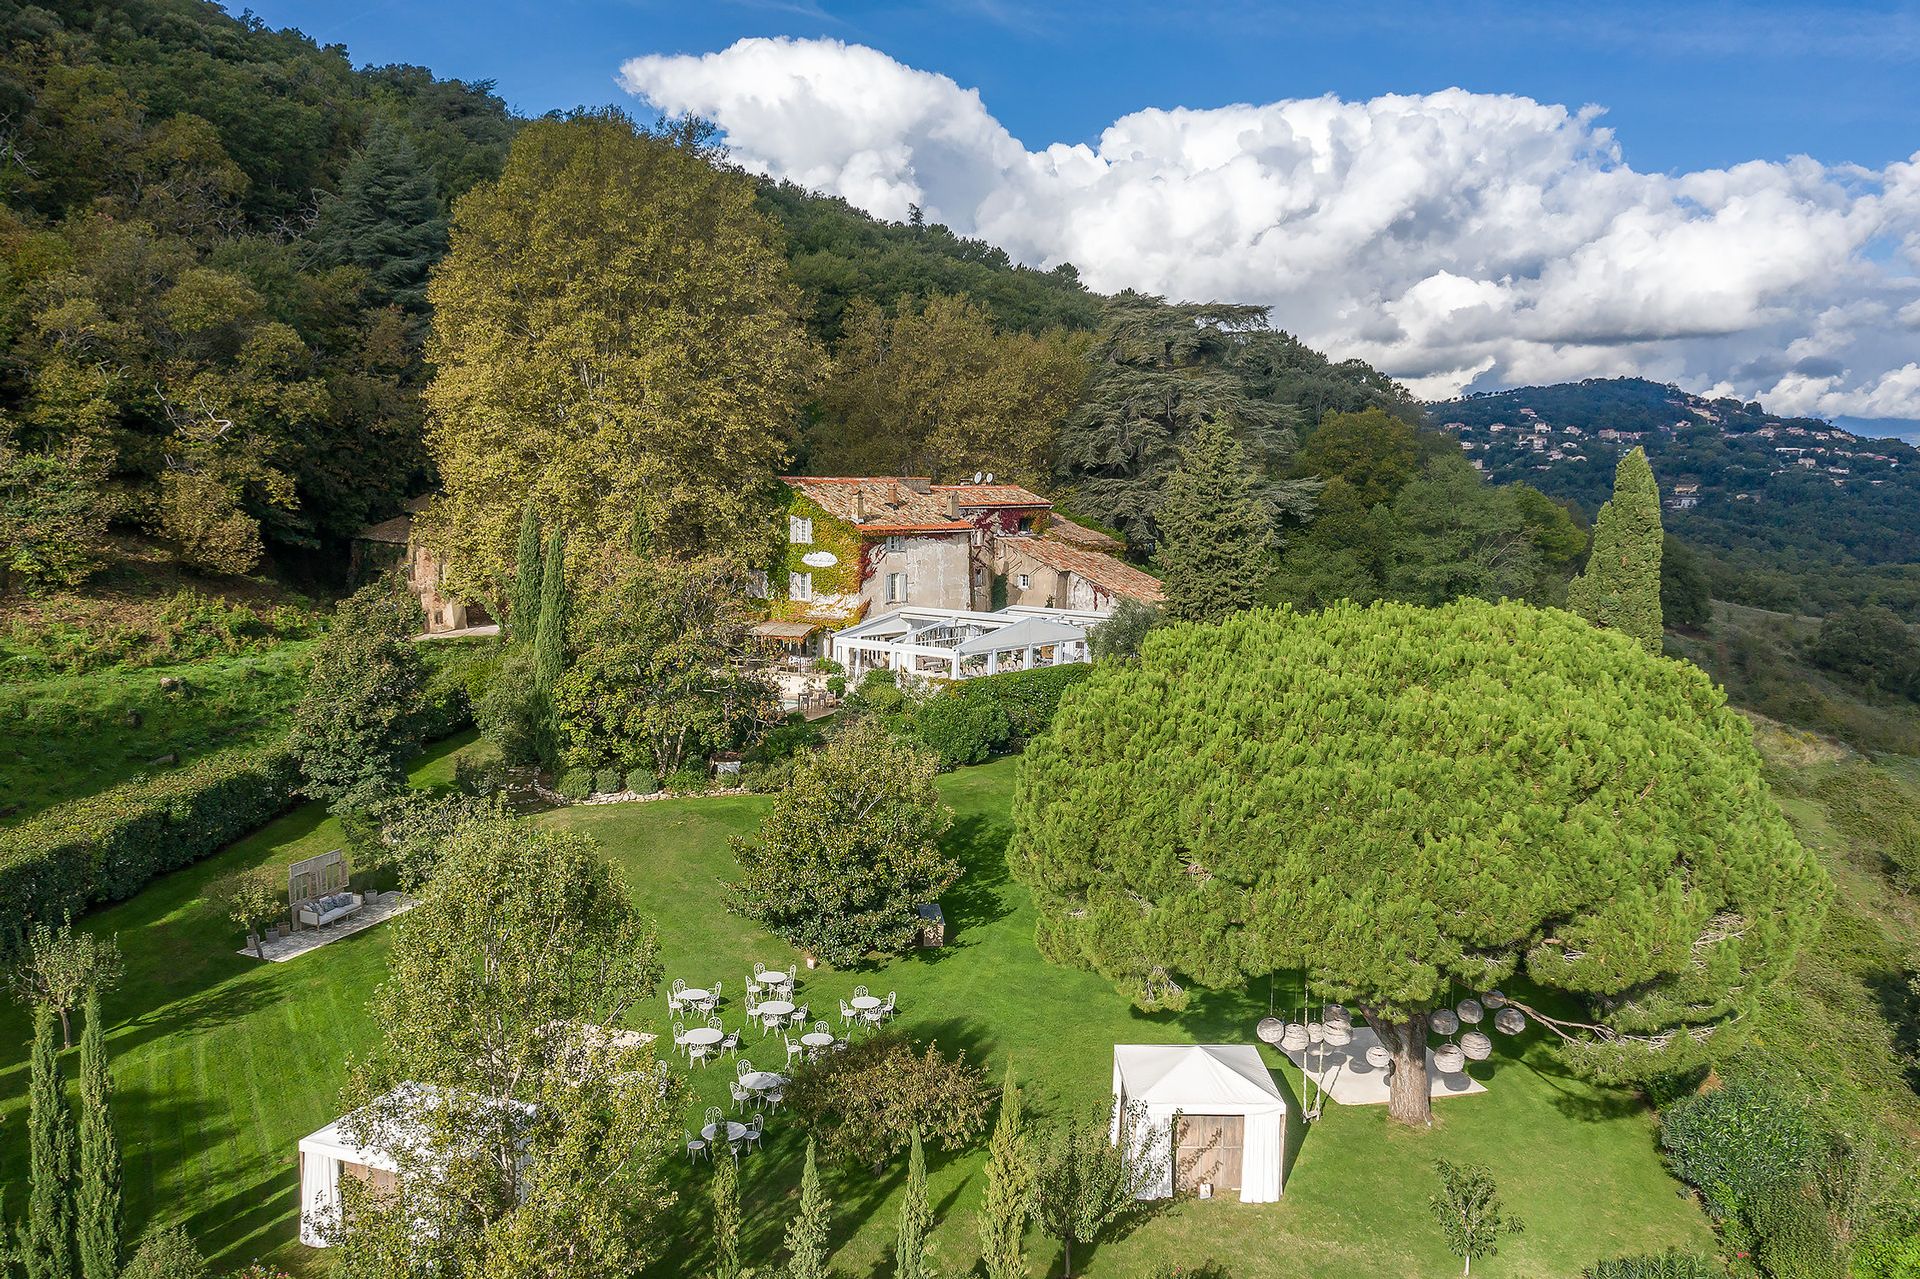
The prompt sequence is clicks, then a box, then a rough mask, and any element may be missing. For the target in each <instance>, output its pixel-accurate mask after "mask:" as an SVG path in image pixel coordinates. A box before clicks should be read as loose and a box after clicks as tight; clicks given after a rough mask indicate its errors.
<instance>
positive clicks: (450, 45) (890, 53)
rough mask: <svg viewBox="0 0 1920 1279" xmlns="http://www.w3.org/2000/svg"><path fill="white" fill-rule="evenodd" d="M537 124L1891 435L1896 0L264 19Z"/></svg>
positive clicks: (822, 8)
mask: <svg viewBox="0 0 1920 1279" xmlns="http://www.w3.org/2000/svg"><path fill="white" fill-rule="evenodd" d="M255 11H256V12H257V13H258V14H259V15H260V16H261V17H262V18H263V19H264V20H266V21H267V22H269V23H272V24H274V25H292V26H297V27H300V28H301V29H302V30H304V31H306V32H307V33H308V34H309V35H311V36H313V37H314V38H316V39H318V40H320V41H322V42H326V43H340V44H344V45H346V46H347V48H348V50H349V52H350V54H351V56H352V57H353V58H354V59H355V61H357V62H362V63H366V62H375V63H378V62H392V61H404V62H413V63H419V64H423V65H425V66H428V67H430V68H431V69H432V70H434V71H435V72H437V73H439V74H442V75H454V76H460V77H462V78H468V79H491V80H493V81H494V82H495V83H496V84H497V86H498V88H499V91H500V92H501V94H502V95H503V96H504V97H505V98H506V99H507V100H508V101H509V102H510V103H511V104H512V105H513V106H514V107H516V108H517V109H519V110H521V111H522V112H525V113H529V114H537V113H540V112H543V111H547V110H552V109H556V108H565V107H570V106H575V105H581V104H589V105H597V104H601V103H607V102H616V103H620V104H622V105H624V106H627V107H629V108H632V109H634V110H635V111H636V112H638V113H642V114H646V113H650V112H651V111H653V110H654V109H656V108H658V109H660V110H664V111H667V112H670V113H680V112H694V113H697V114H700V115H702V116H705V117H707V118H709V119H712V120H714V121H715V122H716V123H718V124H719V126H720V127H721V129H722V131H723V133H724V134H725V136H726V139H727V142H728V144H729V146H730V148H731V150H732V154H733V157H734V158H735V160H737V161H738V162H740V163H741V164H742V165H744V166H745V167H747V168H749V169H751V170H754V171H757V172H761V173H767V174H771V175H774V176H777V177H781V178H786V179H790V180H793V181H796V182H799V183H801V184H802V185H805V186H807V187H810V188H813V189H816V190H822V191H827V192H830V193H833V194H836V195H841V196H843V197H845V198H846V199H848V200H850V201H852V202H853V203H854V204H856V205H859V206H860V207H862V208H865V209H867V210H869V211H870V212H873V213H875V214H877V215H880V216H883V217H890V218H899V217H904V216H906V215H907V212H908V210H909V209H910V208H911V207H913V206H918V207H920V208H921V209H922V210H923V211H924V212H925V213H926V214H927V215H928V216H929V217H931V218H933V219H935V220H937V221H941V222H945V223H946V224H948V225H950V226H952V227H953V228H954V229H955V230H956V231H959V232H961V233H962V234H966V235H973V236H978V237H981V238H983V239H986V240H989V241H991V242H993V243H995V244H998V245H1000V246H1001V247H1003V248H1005V249H1006V250H1007V251H1008V252H1009V253H1010V254H1012V255H1013V256H1014V257H1015V258H1016V259H1018V260H1020V261H1023V262H1027V263H1030V264H1033V265H1035V266H1040V267H1043V268H1044V267H1051V266H1054V265H1057V264H1059V263H1061V262H1072V263H1073V264H1074V265H1075V266H1076V267H1078V268H1079V269H1080V271H1081V273H1082V276H1083V277H1084V278H1085V279H1086V280H1087V281H1088V283H1089V284H1090V285H1092V286H1093V287H1095V288H1097V289H1101V290H1103V291H1113V290H1117V289H1121V288H1138V289H1143V290H1146V291H1149V292H1154V293H1160V294H1164V295H1166V296H1169V297H1175V298H1196V299H1198V298H1219V299H1226V300H1233V301H1242V302H1257V303H1261V304H1264V305H1266V306H1268V307H1269V308H1270V309H1271V314H1272V317H1273V320H1274V322H1275V323H1276V324H1278V325H1280V326H1281V327H1284V328H1286V329H1288V330H1290V331H1292V332H1294V333H1297V334H1299V335H1300V336H1301V337H1303V338H1304V339H1306V340H1307V341H1308V342H1310V343H1312V344H1313V345H1315V346H1317V347H1319V348H1321V349H1322V350H1325V351H1328V352H1329V353H1331V354H1333V355H1335V356H1336V357H1342V358H1344V357H1349V356H1351V357H1355V358H1360V359H1364V360H1367V361H1368V362H1370V363H1372V364H1374V365H1375V366H1376V367H1379V368H1381V369H1384V370H1385V371H1387V372H1389V373H1391V374H1392V375H1393V376H1395V377H1397V378H1400V379H1402V380H1403V381H1405V382H1406V383H1407V384H1408V385H1409V387H1411V388H1412V389H1413V390H1414V391H1416V392H1417V393H1419V394H1421V395H1423V396H1426V397H1428V398H1443V397H1446V396H1449V395H1454V394H1458V393H1461V392H1464V391H1473V390H1485V389H1495V388H1499V387H1503V386H1512V385H1518V384H1525V383H1531V382H1555V381H1565V380H1570V379H1575V378H1581V377H1590V376H1613V375H1618V374H1639V375H1643V376H1647V377H1652V378H1655V379H1658V380H1661V381H1671V382H1675V383H1677V384H1679V385H1681V386H1683V387H1686V388H1687V389H1689V390H1693V391H1697V392H1702V393H1707V394H1732V395H1737V396H1739V397H1740V398H1742V399H1756V398H1757V399H1760V400H1762V401H1763V402H1765V403H1766V404H1767V406H1768V407H1769V408H1771V409H1773V410H1775V411H1776V412H1783V413H1803V414H1814V415H1819V416H1825V417H1836V416H1845V417H1849V418H1855V419H1865V420H1875V421H1884V422H1887V423H1888V424H1889V426H1890V427H1891V425H1892V423H1894V422H1895V421H1903V422H1907V423H1912V422H1916V421H1920V0H1912V2H1910V3H1897V4H1895V3H1885V4H1877V5H1874V4H1860V5H1818V4H1807V3H1784V2H1782V3H1755V4H1741V5H1734V4H1684V3H1675V4H1662V3H1652V2H1650V0H1623V2H1622V3H1617V4H1611V5H1605V6H1597V5H1595V6H1580V7H1575V6H1570V5H1566V4H1558V3H1554V2H1553V0H1529V2H1528V3H1512V2H1509V0H1462V2H1461V3H1455V4H1438V5H1437V4H1433V3H1430V2H1429V3H1378V4H1346V5H1339V6H1334V5H1319V4H1314V5H1309V4H1301V3H1275V2H1271V0H1241V2H1239V3H1234V4H1224V5H1223V4H1208V5H1177V4H1172V3H1162V4H1158V5H1149V4H1144V3H1140V2H1139V0H1101V2H1098V3H1095V2H1092V0H1069V2H1068V3H1061V4H1052V5H1040V4H1027V3H1023V2H1022V0H943V2H939V3H927V4H883V3H877V2H874V0H858V2H854V0H847V2H841V0H717V2H714V0H710V2H708V3H704V4H700V3H695V4H671V5H669V4H656V3H652V2H651V0H538V2H536V0H461V2H459V3H455V2H454V0H329V2H328V3H324V4H323V3H317V2H315V0H257V2H256V5H255Z"/></svg>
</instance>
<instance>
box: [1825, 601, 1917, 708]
mask: <svg viewBox="0 0 1920 1279" xmlns="http://www.w3.org/2000/svg"><path fill="white" fill-rule="evenodd" d="M1807 656H1808V657H1809V658H1811V659H1812V661H1813V664H1814V665H1816V666H1818V667H1820V668H1822V669H1823V670H1829V671H1833V672H1835V673H1836V674H1839V675H1843V676H1845V677H1846V678H1848V679H1851V680H1853V681H1855V682H1856V683H1858V684H1860V685H1862V686H1863V687H1865V688H1866V689H1867V690H1869V691H1870V692H1884V693H1892V694H1894V695H1895V696H1900V695H1902V694H1904V695H1907V696H1911V697H1916V698H1920V640H1916V639H1915V638H1914V635H1913V631H1912V629H1911V628H1909V627H1908V626H1907V625H1906V623H1904V622H1902V621H1901V620H1900V619H1899V617H1897V616H1896V615H1895V614H1894V613H1893V611H1892V610H1891V609H1887V608H1882V607H1881V606H1879V605H1878V604H1868V605H1863V606H1860V607H1856V608H1845V609H1841V610H1840V611H1839V612H1837V613H1834V614H1832V615H1831V616H1829V617H1828V618H1827V619H1826V620H1825V621H1823V622H1821V623H1820V634H1819V635H1818V636H1817V637H1816V638H1815V639H1814V641H1813V643H1812V644H1810V645H1808V646H1807Z"/></svg>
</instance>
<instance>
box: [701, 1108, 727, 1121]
mask: <svg viewBox="0 0 1920 1279" xmlns="http://www.w3.org/2000/svg"><path fill="white" fill-rule="evenodd" d="M704 1113H705V1115H706V1118H705V1119H703V1120H701V1122H702V1123H703V1124H717V1123H719V1122H720V1121H721V1120H722V1119H725V1118H726V1117H727V1115H726V1112H725V1111H723V1110H721V1109H720V1107H718V1106H708V1107H707V1109H706V1111H705V1112H704Z"/></svg>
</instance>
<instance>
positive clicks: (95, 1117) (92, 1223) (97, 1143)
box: [74, 991, 121, 1279]
mask: <svg viewBox="0 0 1920 1279" xmlns="http://www.w3.org/2000/svg"><path fill="white" fill-rule="evenodd" d="M86 1018H87V1022H86V1025H85V1027H83V1028H82V1030H81V1031H80V1185H79V1189H78V1192H77V1195H76V1199H77V1202H76V1205H75V1213H74V1216H75V1222H74V1239H75V1243H76V1245H77V1251H78V1252H79V1255H80V1271H79V1273H80V1276H81V1279H116V1276H118V1275H119V1273H120V1227H121V1218H120V1143H119V1141H118V1140H117V1139H116V1138H115V1137H114V1133H113V1112H112V1108H111V1102H112V1099H113V1077H112V1075H111V1074H110V1073H109V1071H108V1069H107V1030H106V1025H105V1022H104V1020H103V1019H102V1017H101V1015H100V993H99V992H98V991H93V992H90V993H89V994H88V995H87V1009H86Z"/></svg>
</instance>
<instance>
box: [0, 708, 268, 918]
mask: <svg viewBox="0 0 1920 1279" xmlns="http://www.w3.org/2000/svg"><path fill="white" fill-rule="evenodd" d="M299 781H300V770H299V766H298V765H297V764H296V763H295V762H294V756H293V753H292V751H291V750H289V749H288V748H287V747H286V746H285V745H284V744H275V745H272V746H268V747H264V748H259V749H254V748H245V749H240V750H234V751H226V752H222V753H220V754H217V755H208V756H206V757H204V758H202V759H198V760H195V761H193V762H192V763H190V764H187V765H186V766H185V767H183V768H180V769H177V770H175V771H173V772H170V773H161V774H158V775H155V776H152V777H143V778H137V779H135V780H133V781H130V782H126V783H123V784H122V785H119V786H115V787H111V788H109V789H107V790H104V791H101V792H99V793H98V794H95V795H89V796H87V797H86V798H84V799H77V800H72V801H70V802H68V803H66V804H62V805H60V806H59V807H58V808H52V809H48V810H47V811H46V812H44V813H41V814H39V815H38V816H36V817H33V818H30V819H29V820H27V821H24V822H21V823H19V824H18V825H15V826H11V827H8V828H6V829H4V830H0V896H4V897H5V899H6V900H7V901H9V902H11V903H13V908H14V911H15V912H16V914H21V915H25V916H27V917H29V918H36V919H55V918H59V917H61V916H62V915H67V914H71V913H73V912H75V911H80V910H84V909H86V908H87V907H88V906H91V905H94V904H95V903H97V902H103V901H119V900H120V899H122V898H125V897H131V896H132V895H133V894H134V893H137V892H139V891H140V889H142V888H144V887H145V886H146V885H147V883H148V882H149V881H150V880H152V879H153V878H154V876H156V875H159V874H162V873H164V872H166V871H170V870H177V869H179V868H180V867H182V866H185V865H188V864H190V863H192V862H195V861H198V860H199V859H200V858H202V857H206V856H208V855H209V854H211V853H214V852H217V851H219V850H220V849H222V848H224V847H226V846H227V845H228V844H230V843H232V842H233V841H234V840H236V839H239V838H240V837H241V836H242V835H245V834H247V833H248V832H249V831H252V830H254V829H256V828H258V827H259V826H261V825H262V824H263V823H265V822H266V820H267V819H268V818H270V817H273V816H274V815H276V814H278V813H279V812H281V811H282V810H283V809H285V808H286V807H287V806H288V805H289V804H290V803H291V802H292V799H293V794H294V789H295V787H296V786H298V785H299Z"/></svg>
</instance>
